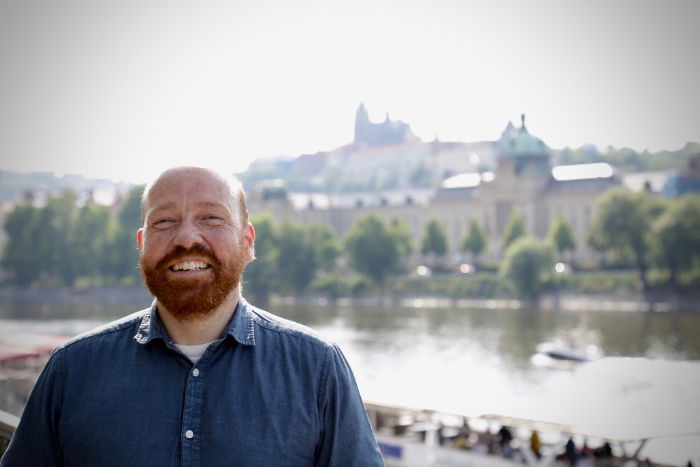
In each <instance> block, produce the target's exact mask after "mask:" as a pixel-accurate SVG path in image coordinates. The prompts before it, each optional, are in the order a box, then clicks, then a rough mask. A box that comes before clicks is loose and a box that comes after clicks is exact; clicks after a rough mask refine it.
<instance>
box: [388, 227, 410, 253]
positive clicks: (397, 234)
mask: <svg viewBox="0 0 700 467" xmlns="http://www.w3.org/2000/svg"><path fill="white" fill-rule="evenodd" d="M389 232H390V233H391V235H392V236H393V237H394V241H395V242H396V246H397V248H398V250H399V256H400V257H401V258H406V257H408V256H409V255H410V254H411V253H413V237H412V236H411V230H410V229H409V228H408V225H406V223H405V222H404V221H403V220H401V219H399V218H398V217H394V218H393V219H391V223H390V224H389Z"/></svg>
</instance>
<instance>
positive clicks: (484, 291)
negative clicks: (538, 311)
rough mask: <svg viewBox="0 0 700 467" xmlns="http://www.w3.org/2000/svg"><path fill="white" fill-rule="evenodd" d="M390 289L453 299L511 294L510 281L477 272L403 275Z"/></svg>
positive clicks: (414, 294)
mask: <svg viewBox="0 0 700 467" xmlns="http://www.w3.org/2000/svg"><path fill="white" fill-rule="evenodd" d="M392 291H393V292H394V293H396V294H399V295H410V296H434V297H450V298H455V299H457V298H509V297H512V296H513V291H512V290H511V287H510V283H509V282H508V281H506V280H504V279H502V278H500V277H499V276H498V275H496V274H492V273H477V274H474V275H469V276H462V275H460V276H457V275H446V274H435V275H432V276H429V277H403V278H399V279H397V280H396V282H395V283H394V284H393V287H392Z"/></svg>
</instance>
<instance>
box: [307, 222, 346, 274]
mask: <svg viewBox="0 0 700 467" xmlns="http://www.w3.org/2000/svg"><path fill="white" fill-rule="evenodd" d="M307 236H308V238H309V241H310V243H311V246H312V247H313V250H314V256H315V258H316V263H317V265H318V268H319V269H321V270H323V271H332V270H333V269H335V264H336V262H337V261H338V257H340V253H341V251H340V250H341V248H340V245H339V244H338V239H337V238H336V236H335V232H333V229H331V228H330V226H328V225H327V224H321V223H314V224H311V225H309V227H308V231H307Z"/></svg>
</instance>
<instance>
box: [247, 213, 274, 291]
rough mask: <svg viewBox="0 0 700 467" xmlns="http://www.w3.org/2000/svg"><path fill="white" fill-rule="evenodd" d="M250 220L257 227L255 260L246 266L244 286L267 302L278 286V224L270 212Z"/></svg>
mask: <svg viewBox="0 0 700 467" xmlns="http://www.w3.org/2000/svg"><path fill="white" fill-rule="evenodd" d="M250 222H251V223H252V224H253V226H254V227H255V260H254V261H253V262H252V263H250V264H248V266H246V270H245V274H244V276H243V280H244V286H245V290H246V291H247V292H250V295H251V296H253V297H254V298H255V299H256V301H258V302H260V303H266V302H267V301H268V300H269V297H270V292H271V291H272V290H273V289H274V288H275V287H277V286H278V277H279V274H278V271H277V260H278V258H279V248H277V239H278V233H277V226H276V225H275V222H274V220H273V219H272V217H271V216H270V215H268V214H265V215H261V216H257V217H254V218H251V220H250Z"/></svg>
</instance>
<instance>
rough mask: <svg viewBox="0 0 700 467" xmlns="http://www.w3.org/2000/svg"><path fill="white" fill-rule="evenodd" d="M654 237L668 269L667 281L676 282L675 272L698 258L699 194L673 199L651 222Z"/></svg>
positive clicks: (676, 275) (685, 268) (699, 252)
mask: <svg viewBox="0 0 700 467" xmlns="http://www.w3.org/2000/svg"><path fill="white" fill-rule="evenodd" d="M652 230H653V233H654V238H655V239H656V240H657V241H658V243H659V246H660V249H661V257H662V261H663V263H664V265H665V266H666V267H667V268H668V269H669V272H670V277H669V283H670V284H671V285H672V286H673V287H677V285H678V273H679V272H681V271H684V270H688V269H690V268H692V267H693V266H694V265H697V264H698V261H700V196H698V195H694V196H685V197H683V198H679V199H677V200H675V201H674V202H673V203H672V204H671V206H670V207H669V208H668V209H667V210H666V211H665V212H664V213H663V214H662V215H661V216H660V217H659V218H658V219H657V220H656V222H655V223H654V225H653V229H652Z"/></svg>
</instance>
